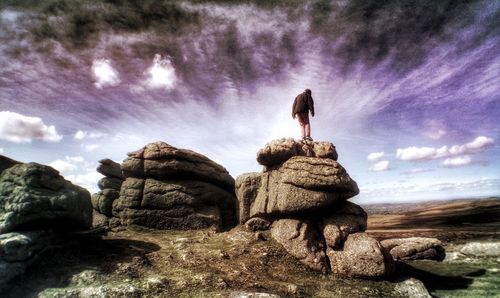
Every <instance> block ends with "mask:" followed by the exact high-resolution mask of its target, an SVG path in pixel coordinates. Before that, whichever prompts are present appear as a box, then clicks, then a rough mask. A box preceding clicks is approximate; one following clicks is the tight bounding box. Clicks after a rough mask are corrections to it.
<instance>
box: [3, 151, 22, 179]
mask: <svg viewBox="0 0 500 298" xmlns="http://www.w3.org/2000/svg"><path fill="white" fill-rule="evenodd" d="M17 164H20V162H19V161H17V160H13V159H10V158H8V157H7V156H3V155H0V174H2V172H3V171H4V170H6V169H8V168H10V167H13V166H15V165H17Z"/></svg>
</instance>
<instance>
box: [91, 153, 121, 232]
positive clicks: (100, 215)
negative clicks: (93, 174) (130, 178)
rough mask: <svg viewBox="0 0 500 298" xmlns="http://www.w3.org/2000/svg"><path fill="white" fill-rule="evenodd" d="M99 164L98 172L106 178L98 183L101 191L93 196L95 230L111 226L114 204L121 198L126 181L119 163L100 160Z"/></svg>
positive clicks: (93, 224) (93, 223)
mask: <svg viewBox="0 0 500 298" xmlns="http://www.w3.org/2000/svg"><path fill="white" fill-rule="evenodd" d="M99 163H100V164H99V166H98V167H97V171H98V172H99V173H101V174H103V175H105V177H103V178H101V179H100V180H99V181H98V182H97V186H98V187H99V189H100V191H99V192H98V193H95V194H93V195H92V207H93V208H94V214H93V222H92V226H93V227H94V228H97V227H106V226H108V225H109V221H110V219H111V218H112V217H113V203H114V202H115V200H116V199H118V198H119V197H120V190H121V186H122V183H123V181H124V179H125V176H123V174H122V170H121V166H120V164H119V163H117V162H114V161H112V160H111V159H108V158H106V159H102V160H100V161H99Z"/></svg>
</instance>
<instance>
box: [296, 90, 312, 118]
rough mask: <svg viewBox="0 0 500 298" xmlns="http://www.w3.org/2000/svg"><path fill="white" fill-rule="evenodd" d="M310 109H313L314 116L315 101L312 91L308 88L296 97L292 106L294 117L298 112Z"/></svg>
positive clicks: (305, 111)
mask: <svg viewBox="0 0 500 298" xmlns="http://www.w3.org/2000/svg"><path fill="white" fill-rule="evenodd" d="M309 111H311V116H313V117H314V101H313V98H312V96H311V93H310V91H309V92H308V91H307V90H306V91H304V92H302V93H300V94H299V95H297V97H295V101H294V102H293V107H292V118H294V117H295V114H297V113H307V112H309Z"/></svg>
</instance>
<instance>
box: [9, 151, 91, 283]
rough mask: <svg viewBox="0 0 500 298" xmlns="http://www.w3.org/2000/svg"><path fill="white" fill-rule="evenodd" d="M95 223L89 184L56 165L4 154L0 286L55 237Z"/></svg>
mask: <svg viewBox="0 0 500 298" xmlns="http://www.w3.org/2000/svg"><path fill="white" fill-rule="evenodd" d="M91 223H92V205H91V203H90V194H89V192H88V191H87V190H85V189H83V188H81V187H79V186H76V185H73V184H72V183H71V182H69V181H67V180H64V178H63V177H62V176H61V175H59V172H58V171H56V170H55V169H53V168H51V167H49V166H46V165H41V164H37V163H25V164H23V163H19V162H16V161H14V160H12V159H9V158H7V157H3V156H1V157H0V292H1V291H3V290H4V289H6V288H8V286H9V285H10V281H11V280H13V279H14V278H15V277H17V276H19V275H22V274H23V273H24V271H25V270H26V268H27V267H28V266H29V265H30V264H31V263H33V262H34V261H35V260H36V259H37V258H38V256H39V254H40V253H41V252H42V251H43V250H45V249H47V248H48V247H50V245H51V243H53V242H55V241H56V240H57V239H56V238H57V236H56V233H55V231H54V230H59V231H80V230H86V229H88V228H89V227H90V225H91Z"/></svg>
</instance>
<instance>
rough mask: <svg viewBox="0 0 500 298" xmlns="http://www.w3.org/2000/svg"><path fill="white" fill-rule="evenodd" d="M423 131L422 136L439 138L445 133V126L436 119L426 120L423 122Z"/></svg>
mask: <svg viewBox="0 0 500 298" xmlns="http://www.w3.org/2000/svg"><path fill="white" fill-rule="evenodd" d="M424 126H425V132H424V136H426V137H427V138H429V139H432V140H439V139H441V137H443V136H444V135H446V130H445V126H444V124H443V123H441V122H440V121H437V120H427V121H425V123H424Z"/></svg>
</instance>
